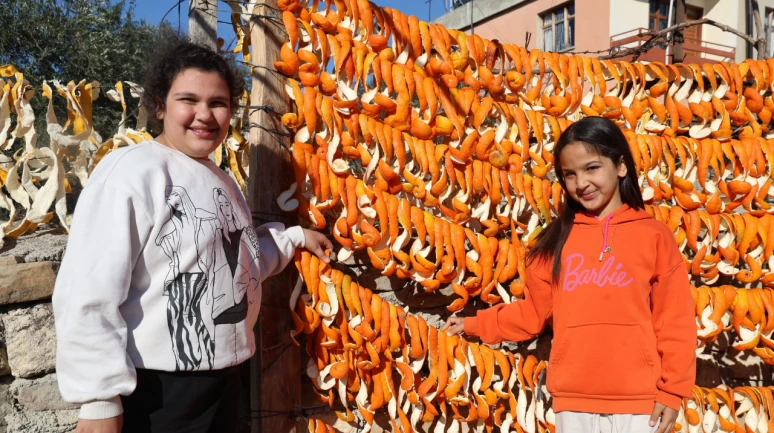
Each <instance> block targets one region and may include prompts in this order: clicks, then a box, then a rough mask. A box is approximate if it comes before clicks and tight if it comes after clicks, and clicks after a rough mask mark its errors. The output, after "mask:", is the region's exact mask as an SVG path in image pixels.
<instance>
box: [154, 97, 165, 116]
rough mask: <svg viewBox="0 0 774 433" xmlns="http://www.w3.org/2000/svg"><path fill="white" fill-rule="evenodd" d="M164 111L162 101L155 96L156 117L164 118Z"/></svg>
mask: <svg viewBox="0 0 774 433" xmlns="http://www.w3.org/2000/svg"><path fill="white" fill-rule="evenodd" d="M165 111H166V107H165V106H164V101H162V100H160V99H158V98H156V118H157V119H159V120H164V112H165Z"/></svg>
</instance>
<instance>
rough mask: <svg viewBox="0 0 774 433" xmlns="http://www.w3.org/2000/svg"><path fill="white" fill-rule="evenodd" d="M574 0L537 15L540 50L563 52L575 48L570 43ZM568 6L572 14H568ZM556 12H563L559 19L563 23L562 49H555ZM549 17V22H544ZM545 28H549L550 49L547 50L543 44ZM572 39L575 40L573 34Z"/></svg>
mask: <svg viewBox="0 0 774 433" xmlns="http://www.w3.org/2000/svg"><path fill="white" fill-rule="evenodd" d="M574 6H575V1H569V2H566V3H564V4H561V5H559V6H557V7H554V8H551V9H548V10H546V11H544V12H542V13H541V14H539V15H538V17H539V27H540V45H541V47H540V48H541V50H543V51H550V52H557V53H563V52H567V51H572V50H573V49H575V44H574V43H573V44H572V45H570V22H571V21H572V22H573V27H572V28H573V29H574V28H575V26H574V24H575V22H574V21H575V7H574ZM570 7H572V8H573V13H572V15H571V14H570ZM557 12H562V13H563V14H564V16H563V18H562V19H561V20H560V21H559V22H561V23H562V24H563V25H564V41H563V42H564V48H563V49H562V50H557V49H556V25H557V19H556V15H557ZM548 17H550V20H551V22H550V23H548V24H546V21H547V18H548ZM547 30H551V39H552V41H551V43H552V46H551V49H550V50H549V49H548V48H547V47H546V46H545V45H546V42H545V33H546V31H547ZM572 40H573V42H575V35H572Z"/></svg>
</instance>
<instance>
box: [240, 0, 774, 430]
mask: <svg viewBox="0 0 774 433" xmlns="http://www.w3.org/2000/svg"><path fill="white" fill-rule="evenodd" d="M279 5H280V9H281V11H282V21H283V23H284V26H285V29H286V31H287V36H288V39H287V41H286V42H285V43H284V45H283V46H282V49H281V53H280V57H281V59H279V60H278V61H277V62H275V64H274V65H275V68H276V69H277V70H278V71H279V72H280V73H282V74H283V75H285V76H286V77H287V81H286V82H287V85H286V90H287V93H288V95H289V96H290V98H291V99H293V101H294V102H295V107H294V110H293V111H292V112H290V113H286V114H285V115H284V116H282V122H283V124H284V125H285V126H286V127H287V128H288V129H289V130H290V131H291V132H292V133H293V134H294V140H293V145H292V154H293V167H294V174H295V182H294V183H293V185H292V186H291V187H290V188H289V189H288V190H287V191H285V192H284V193H283V194H282V195H281V196H280V197H279V198H278V204H279V205H280V206H281V207H282V208H283V209H285V210H287V211H294V210H298V211H299V212H300V214H301V216H302V217H303V218H305V219H307V220H308V221H309V222H310V223H311V225H312V226H314V227H315V228H316V229H318V230H324V229H326V230H330V232H331V233H332V235H333V236H334V237H335V239H336V241H337V242H338V244H339V245H340V247H341V248H340V249H339V251H338V259H339V260H346V259H348V258H349V257H350V256H351V255H352V253H353V252H354V251H360V250H364V251H365V252H366V253H367V256H368V258H369V259H370V264H371V266H373V267H374V268H375V269H378V270H380V271H381V273H382V274H383V275H385V276H392V275H394V276H397V277H399V278H401V279H407V280H411V281H413V282H415V283H416V284H417V285H418V286H420V287H421V288H422V289H423V290H425V291H428V292H432V291H435V290H438V289H439V288H440V287H442V286H446V285H450V286H451V287H452V289H453V291H454V293H456V294H457V295H458V296H459V298H458V299H456V300H455V301H454V302H452V303H451V305H449V307H448V308H449V310H450V311H459V310H461V309H462V308H464V307H465V306H466V305H467V303H468V302H469V300H470V299H471V298H475V297H478V298H479V299H480V300H481V301H483V302H484V303H487V304H495V303H498V302H513V301H516V300H518V299H520V298H521V297H522V296H523V291H524V285H523V281H524V278H523V277H524V272H525V271H526V269H525V264H524V257H525V253H526V250H527V249H528V248H529V247H530V246H531V244H532V243H533V242H534V239H535V236H536V235H537V234H538V233H540V231H541V229H542V228H543V227H545V225H546V224H547V223H549V222H550V221H551V220H552V219H553V218H555V217H556V215H557V214H558V208H559V207H560V204H561V202H562V195H563V192H562V189H561V187H560V186H559V185H558V183H557V182H556V181H555V179H554V177H553V175H552V173H551V167H552V165H553V162H554V161H553V156H552V154H551V150H552V148H553V145H554V143H555V142H556V140H557V139H558V137H559V135H560V134H561V132H562V131H563V130H564V129H565V128H566V127H567V125H568V124H569V123H571V122H572V121H574V120H577V119H579V118H580V117H582V116H604V117H606V118H608V119H611V120H613V121H615V122H616V123H617V124H618V125H619V126H621V128H622V129H623V130H624V132H625V134H626V136H627V138H628V139H629V143H630V147H631V150H632V152H633V154H634V157H635V163H636V166H637V170H638V174H639V178H640V184H641V187H642V190H643V195H644V197H645V199H646V203H647V204H648V206H647V210H648V212H649V213H650V214H651V215H653V216H654V217H655V218H657V219H659V220H661V221H663V222H665V223H666V224H667V225H668V226H669V227H670V228H671V229H672V231H673V232H674V233H675V238H676V240H677V243H678V245H679V247H680V250H681V251H682V253H683V255H684V257H685V263H686V267H687V268H688V269H689V270H690V273H691V274H692V276H693V280H694V282H695V283H696V284H697V285H698V286H699V287H693V288H692V293H693V297H694V299H695V302H696V315H697V328H698V335H699V341H698V345H699V346H702V345H704V344H707V343H711V342H713V341H715V340H716V339H717V338H718V336H719V334H720V333H721V332H724V331H730V330H731V329H732V328H733V329H734V330H735V331H736V338H737V341H736V342H735V344H734V347H735V348H736V349H738V350H746V349H752V350H753V351H754V352H755V353H756V354H757V355H758V356H760V357H761V358H762V359H763V360H764V361H765V362H767V363H774V352H773V351H772V348H774V340H773V339H772V331H773V330H774V298H773V297H772V296H773V294H772V291H771V288H772V287H774V272H772V271H774V261H772V252H773V251H774V224H772V213H773V212H774V211H773V210H772V207H771V204H770V203H769V200H770V198H771V197H774V190H772V189H771V184H772V180H771V179H772V175H773V174H772V166H774V147H772V146H774V141H769V137H771V136H772V135H771V134H772V132H771V131H770V130H769V126H770V122H771V117H772V113H774V99H772V92H771V90H772V89H774V60H769V61H757V60H747V61H745V62H742V63H740V64H735V63H722V62H721V63H715V64H704V65H687V64H673V65H665V64H662V63H659V62H653V63H647V64H646V63H640V62H634V63H629V62H625V61H614V60H598V59H595V58H585V57H581V56H577V55H564V54H558V53H547V52H541V51H539V50H530V51H527V50H526V49H525V48H524V47H519V46H517V45H513V44H504V43H499V42H498V41H489V40H486V39H483V38H481V37H479V36H477V35H466V34H465V33H464V32H460V31H456V30H450V29H446V28H444V27H443V26H442V25H438V24H428V23H425V22H423V21H420V20H418V19H417V18H416V17H413V16H406V15H404V14H402V13H400V12H399V11H397V10H394V9H390V8H387V7H378V6H376V5H374V4H373V3H370V2H367V1H363V0H359V1H358V0H350V1H344V0H338V1H332V2H326V3H325V4H324V5H321V4H319V3H318V2H317V1H308V2H300V1H298V0H282V1H280V3H279ZM232 7H234V6H232ZM242 12H244V9H243V10H242ZM234 17H235V21H238V20H239V19H240V18H239V15H238V14H235V15H234ZM246 38H249V35H246V34H242V39H243V40H242V41H240V43H241V44H242V45H241V46H242V47H244V46H247V45H249V39H247V40H245V39H246ZM296 264H297V266H298V268H299V271H300V272H301V274H302V276H303V278H304V281H305V282H306V286H307V293H306V294H304V295H301V294H300V289H299V290H297V291H296V292H294V293H293V297H292V299H291V303H290V308H291V310H292V314H293V317H294V322H295V324H296V328H295V330H294V331H293V336H294V338H295V336H297V335H299V334H301V333H304V334H307V335H308V338H307V339H306V348H307V351H308V352H309V354H310V355H311V359H310V361H309V367H308V371H307V373H308V375H309V376H310V378H312V382H313V384H314V386H315V388H316V390H317V393H318V395H319V397H320V399H321V400H322V401H325V402H327V403H329V404H331V405H333V403H334V401H338V402H339V403H340V404H341V406H342V408H343V410H342V411H340V412H337V415H338V416H339V418H340V420H343V421H349V422H351V421H353V420H354V415H353V414H352V412H351V410H350V408H356V409H358V411H359V413H360V415H361V416H362V417H363V419H364V420H365V422H366V425H367V427H366V429H370V428H371V425H372V422H373V417H374V413H375V412H376V411H377V410H379V409H383V408H386V411H387V414H388V416H389V419H390V420H391V424H392V428H393V430H394V431H403V432H409V431H418V429H421V428H423V427H422V425H424V426H425V427H429V426H430V425H428V424H422V423H428V422H430V423H434V424H433V426H434V427H433V428H434V430H433V431H450V432H453V431H459V430H460V429H461V428H462V429H465V428H471V429H473V430H475V431H484V430H485V431H490V430H492V429H495V430H497V429H499V430H500V431H514V430H515V431H527V432H534V431H552V430H553V413H552V412H551V409H550V395H549V394H548V392H547V390H546V389H545V386H544V385H543V384H544V382H545V381H544V375H545V372H546V368H547V364H546V361H545V360H537V359H535V358H534V357H532V356H528V357H521V356H520V355H514V354H512V353H508V352H506V351H501V350H493V349H490V348H488V347H487V346H485V345H478V344H475V343H470V342H467V341H465V340H464V339H462V338H458V337H456V336H447V335H446V334H445V333H444V332H441V331H438V330H437V329H435V328H432V327H428V326H427V325H426V323H425V322H424V320H423V319H422V318H421V317H420V316H415V315H412V314H409V313H408V312H407V311H404V310H403V309H402V308H400V307H398V306H395V305H391V304H389V303H387V302H386V301H384V300H382V299H381V298H379V297H378V296H374V295H373V293H372V292H371V291H370V290H369V289H368V288H365V287H362V286H359V285H358V284H357V283H355V282H353V281H352V280H351V279H350V277H349V276H347V275H345V274H343V273H342V272H340V271H338V270H337V269H334V268H331V267H329V266H325V265H323V264H321V263H319V262H317V261H316V259H315V258H313V257H310V256H308V255H307V254H306V253H303V254H299V257H298V258H297V261H296ZM773 404H774V398H772V393H771V391H770V389H769V388H765V387H761V388H754V387H742V388H737V389H729V388H725V387H722V386H721V387H719V388H715V389H703V388H699V387H696V388H695V389H694V395H693V397H692V398H688V399H685V401H684V404H683V408H682V410H681V412H680V419H679V420H678V426H677V427H676V430H677V431H699V429H704V430H706V431H711V430H712V429H713V428H715V427H716V426H717V428H719V429H720V430H719V431H735V429H739V428H741V429H746V430H747V431H767V427H768V422H769V418H770V415H774V414H771V411H770V408H772V405H773ZM420 422H421V423H420ZM463 424H467V426H466V427H463ZM309 428H310V431H326V430H327V429H332V428H331V427H330V426H326V425H325V424H324V423H323V422H322V421H319V420H312V421H311V422H310V427H309Z"/></svg>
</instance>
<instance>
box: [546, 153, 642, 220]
mask: <svg viewBox="0 0 774 433" xmlns="http://www.w3.org/2000/svg"><path fill="white" fill-rule="evenodd" d="M591 149H593V148H592V147H591V146H590V145H587V144H584V143H581V142H575V143H570V144H568V145H567V146H566V147H565V148H564V149H562V151H561V154H560V155H559V163H560V167H557V168H559V169H561V170H562V174H563V176H564V183H565V187H566V189H567V193H568V194H570V197H572V198H573V199H574V200H575V201H577V202H578V203H580V204H581V206H583V207H584V208H585V209H586V212H588V213H591V214H593V215H596V216H597V217H599V218H604V217H605V216H607V215H608V214H609V213H610V212H612V211H614V210H616V209H617V208H619V207H620V206H621V205H622V204H623V202H622V201H621V192H620V190H619V178H623V177H625V176H626V173H627V170H626V165H625V164H624V163H623V161H621V162H620V163H618V164H615V163H613V160H612V159H610V158H607V157H604V156H601V155H598V154H596V153H594V152H592V151H590V150H591Z"/></svg>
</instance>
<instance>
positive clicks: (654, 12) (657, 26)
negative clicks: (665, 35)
mask: <svg viewBox="0 0 774 433" xmlns="http://www.w3.org/2000/svg"><path fill="white" fill-rule="evenodd" d="M667 27H669V0H650V10H649V11H648V28H649V29H650V30H654V31H659V30H664V29H665V28H667Z"/></svg>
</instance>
